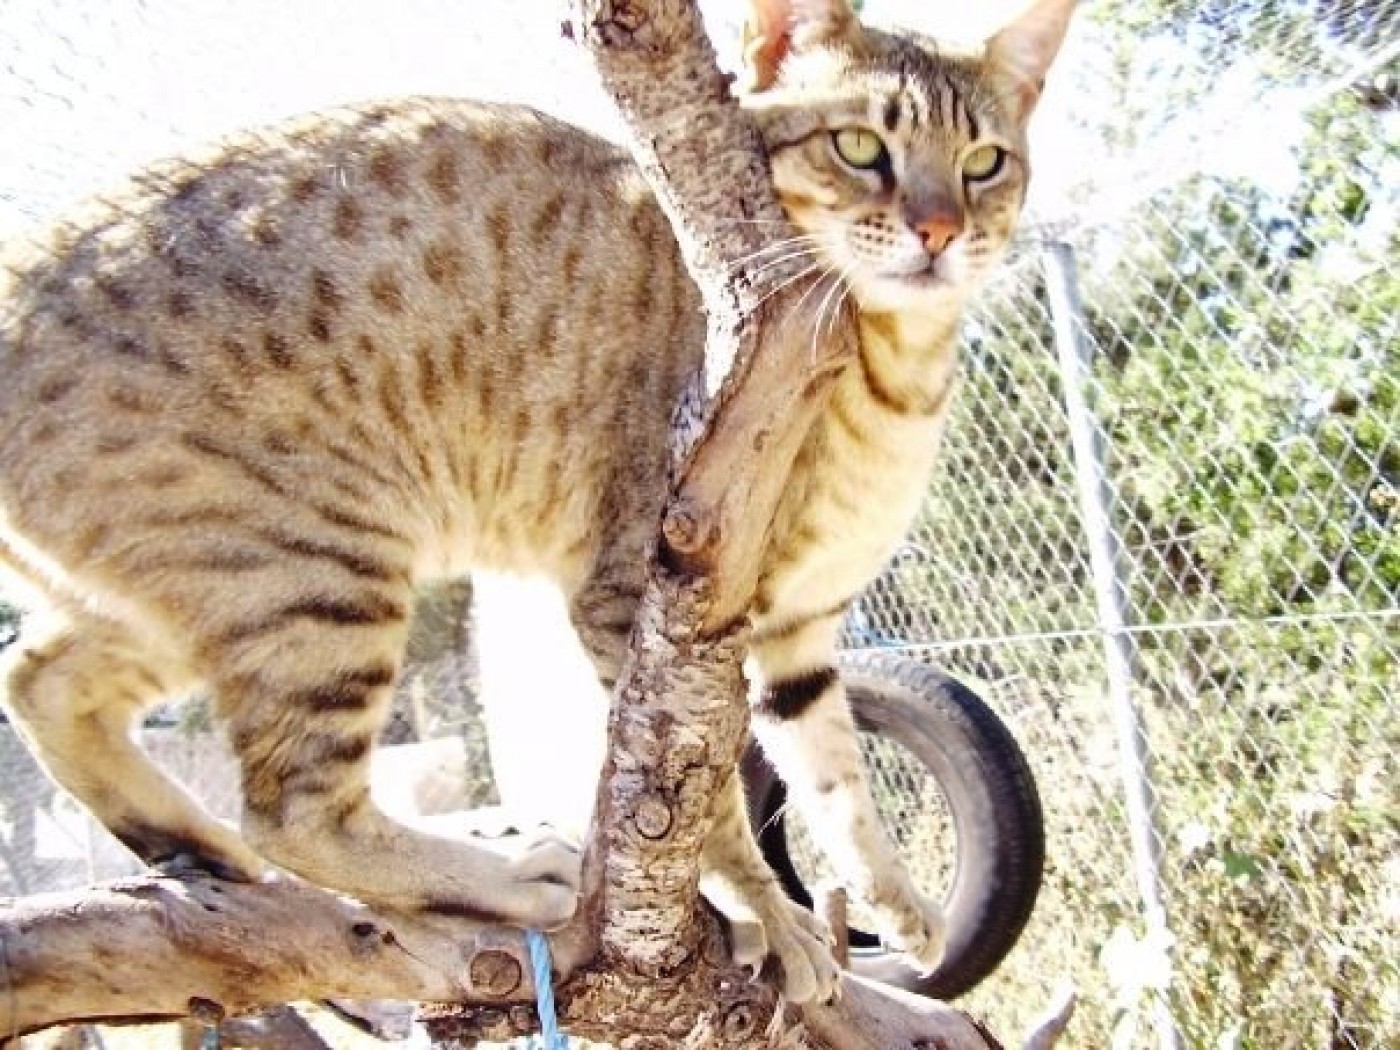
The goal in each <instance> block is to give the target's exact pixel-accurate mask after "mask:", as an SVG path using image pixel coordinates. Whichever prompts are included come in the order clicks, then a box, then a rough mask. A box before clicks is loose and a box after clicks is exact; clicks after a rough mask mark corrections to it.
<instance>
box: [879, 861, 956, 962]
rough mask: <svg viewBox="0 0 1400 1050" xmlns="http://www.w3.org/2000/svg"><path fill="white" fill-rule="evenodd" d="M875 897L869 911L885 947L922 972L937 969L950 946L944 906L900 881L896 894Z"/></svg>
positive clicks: (887, 893)
mask: <svg viewBox="0 0 1400 1050" xmlns="http://www.w3.org/2000/svg"><path fill="white" fill-rule="evenodd" d="M875 897H876V899H875V900H873V901H871V902H870V909H871V911H872V912H873V913H874V915H875V921H876V925H877V927H878V929H879V933H880V940H881V942H882V943H883V944H884V945H885V947H887V948H890V949H893V950H894V951H897V952H899V953H901V954H902V955H904V956H906V957H907V958H908V960H909V962H910V963H911V964H912V965H913V966H914V967H915V968H916V969H918V970H919V971H921V972H922V973H932V972H933V971H934V970H936V969H938V965H939V964H940V963H941V962H942V961H943V953H944V950H945V949H946V948H947V944H948V923H947V919H946V918H945V916H944V914H943V907H942V905H941V904H939V903H938V902H937V901H935V900H932V899H931V898H929V897H925V896H924V895H923V894H922V893H920V892H919V891H918V890H916V889H914V887H913V886H912V885H911V884H910V883H909V882H908V881H907V880H900V884H899V885H898V887H897V889H895V890H894V891H892V892H886V893H883V894H882V893H877V894H876V895H875Z"/></svg>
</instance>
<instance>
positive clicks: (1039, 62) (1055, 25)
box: [986, 0, 1075, 121]
mask: <svg viewBox="0 0 1400 1050" xmlns="http://www.w3.org/2000/svg"><path fill="white" fill-rule="evenodd" d="M1074 5H1075V0H1032V2H1031V4H1030V6H1029V7H1027V8H1026V10H1025V12H1024V13H1023V14H1022V15H1021V16H1020V17H1019V18H1017V19H1016V20H1015V21H1013V22H1012V23H1011V24H1010V25H1008V26H1006V28H1004V29H1002V30H1001V31H1000V32H999V33H997V34H996V35H995V36H993V37H992V38H991V39H990V40H988V41H987V51H986V55H987V64H988V67H989V69H990V70H991V72H992V74H993V76H994V77H995V78H996V79H997V80H999V81H1000V82H1001V83H1002V84H1003V85H1004V89H1005V94H1006V97H1007V99H1008V101H1009V102H1010V104H1011V106H1012V108H1013V110H1014V111H1015V115H1016V118H1017V119H1018V120H1022V121H1024V120H1025V119H1026V118H1027V117H1029V116H1030V115H1031V110H1033V109H1035V104H1036V102H1037V101H1039V99H1040V92H1041V89H1042V88H1043V87H1044V86H1045V74H1046V73H1047V72H1048V71H1049V69H1050V64H1051V63H1052V62H1054V61H1055V56H1056V55H1057V54H1058V53H1059V51H1060V45H1061V44H1062V43H1063V42H1064V39H1065V31H1066V30H1067V29H1068V28H1069V16H1070V15H1071V14H1072V13H1073V12H1074Z"/></svg>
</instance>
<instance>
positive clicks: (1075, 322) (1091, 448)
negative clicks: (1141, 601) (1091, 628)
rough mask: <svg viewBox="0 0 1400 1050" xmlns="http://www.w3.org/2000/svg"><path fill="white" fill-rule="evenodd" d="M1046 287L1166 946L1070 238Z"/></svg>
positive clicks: (1121, 752)
mask: <svg viewBox="0 0 1400 1050" xmlns="http://www.w3.org/2000/svg"><path fill="white" fill-rule="evenodd" d="M1045 286H1046V292H1047V294H1048V295H1049V299H1050V316H1051V320H1052V321H1053V322H1054V328H1055V349H1056V352H1057V354H1058V356H1059V362H1060V377H1061V382H1062V384H1063V386H1064V399H1065V411H1066V414H1067V415H1068V418H1069V432H1070V440H1071V442H1072V445H1073V452H1074V473H1075V480H1076V483H1077V488H1078V491H1079V511H1080V514H1081V516H1082V517H1083V521H1084V531H1085V533H1086V536H1087V539H1088V542H1089V564H1090V569H1091V571H1092V573H1093V576H1094V597H1095V600H1096V603H1097V606H1098V618H1099V629H1100V631H1101V632H1102V635H1103V649H1104V666H1105V670H1106V672H1107V679H1108V695H1109V700H1110V702H1111V703H1112V704H1113V714H1114V724H1115V729H1116V732H1117V737H1118V756H1119V769H1120V772H1121V775H1122V779H1123V795H1124V801H1125V803H1126V809H1127V814H1128V830H1129V834H1130V835H1131V838H1132V854H1133V868H1134V875H1135V877H1136V880H1137V889H1138V895H1139V897H1140V898H1141V899H1142V909H1143V915H1144V919H1145V921H1146V924H1147V929H1148V932H1149V933H1155V934H1158V935H1159V936H1160V937H1161V943H1162V944H1167V943H1169V942H1168V941H1167V933H1168V929H1167V909H1166V905H1165V904H1164V903H1163V901H1162V886H1161V868H1162V858H1161V847H1160V841H1159V839H1158V838H1157V835H1156V832H1155V830H1154V827H1153V813H1154V812H1155V805H1156V803H1155V800H1154V798H1153V790H1152V781H1151V775H1150V772H1149V769H1148V748H1147V734H1146V730H1145V728H1144V726H1143V723H1142V715H1141V713H1140V712H1139V711H1138V708H1137V704H1136V703H1135V702H1134V700H1133V668H1134V664H1135V662H1136V660H1135V655H1134V645H1133V639H1132V636H1131V635H1130V634H1129V633H1128V631H1127V622H1128V616H1127V597H1126V594H1125V593H1124V587H1123V583H1122V581H1121V580H1120V579H1119V575H1118V567H1119V564H1120V558H1119V545H1118V536H1117V534H1116V533H1115V532H1114V530H1113V523H1112V520H1111V518H1110V517H1109V505H1110V503H1111V501H1112V498H1113V494H1112V491H1111V489H1110V488H1109V484H1108V473H1107V468H1106V465H1105V456H1104V437H1103V433H1102V431H1101V430H1100V429H1099V426H1098V423H1097V421H1096V420H1095V419H1094V416H1093V413H1092V411H1091V410H1090V408H1089V403H1088V400H1087V398H1086V396H1085V391H1086V389H1087V387H1088V384H1089V366H1090V358H1091V354H1092V349H1091V348H1090V346H1089V344H1088V341H1087V340H1086V339H1085V338H1084V334H1083V333H1084V306H1083V303H1082V302H1081V301H1080V297H1079V279H1078V274H1077V272H1076V267H1075V258H1074V248H1073V247H1072V246H1071V245H1069V244H1067V243H1066V242H1064V241H1058V240H1055V241H1051V242H1050V243H1049V244H1048V245H1047V248H1046V252H1045ZM1154 1022H1155V1025H1156V1029H1157V1037H1158V1042H1159V1044H1160V1046H1162V1047H1163V1050H1175V1048H1176V1047H1177V1046H1178V1037H1177V1032H1176V1025H1175V1023H1174V1022H1173V1020H1172V1016H1171V1012H1170V1009H1169V1008H1168V1006H1167V1003H1166V1002H1165V1001H1164V1000H1162V999H1160V998H1159V999H1158V1000H1157V1002H1156V1003H1155V1010H1154Z"/></svg>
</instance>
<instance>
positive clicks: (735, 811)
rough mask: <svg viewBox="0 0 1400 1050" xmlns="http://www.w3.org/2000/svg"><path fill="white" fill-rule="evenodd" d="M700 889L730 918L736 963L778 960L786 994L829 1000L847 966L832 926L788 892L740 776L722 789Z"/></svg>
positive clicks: (758, 967)
mask: <svg viewBox="0 0 1400 1050" xmlns="http://www.w3.org/2000/svg"><path fill="white" fill-rule="evenodd" d="M700 889H701V891H702V892H703V893H704V894H705V897H706V898H707V899H708V900H709V901H710V903H711V904H713V905H714V906H715V907H716V908H718V909H719V911H720V912H721V913H722V914H723V915H724V916H725V918H727V919H729V920H730V923H731V927H730V937H731V943H732V945H733V955H734V961H735V963H737V964H738V965H740V966H745V967H748V968H749V969H750V970H752V971H753V972H754V973H755V974H757V973H759V972H760V971H762V970H763V969H764V968H765V967H766V966H767V965H768V963H769V962H770V960H771V961H772V962H774V963H776V967H777V970H778V974H779V977H780V979H781V981H782V990H783V996H784V997H785V998H786V999H788V1000H789V1001H791V1002H794V1003H805V1002H809V1001H812V1000H816V1001H819V1002H825V1001H826V1000H828V999H830V998H831V996H832V994H833V993H834V992H835V990H836V987H837V984H836V982H837V977H838V976H839V970H838V967H837V965H836V960H835V958H834V957H833V955H832V940H831V931H830V930H829V929H827V926H826V923H824V922H823V921H822V920H821V919H819V918H817V916H815V915H813V914H812V913H811V912H810V911H808V910H807V909H806V908H804V907H802V906H801V905H799V904H797V903H796V902H794V901H792V900H790V899H789V898H788V896H787V894H786V893H784V892H783V888H782V885H781V884H780V883H779V882H778V879H777V877H776V876H775V875H774V874H773V870H772V869H771V868H769V866H768V862H767V861H765V860H764V859H763V854H762V852H761V851H760V850H759V848H758V843H757V842H756V841H755V840H754V837H753V831H752V829H751V828H750V827H749V821H748V813H747V807H746V806H745V805H744V794H743V785H742V783H741V781H740V779H739V777H738V775H737V774H731V775H730V778H729V782H728V783H727V784H726V785H725V787H724V788H723V789H722V790H721V794H720V799H719V802H718V804H717V809H716V813H715V823H714V826H713V827H712V828H711V829H710V835H709V837H708V838H707V839H706V840H705V852H704V856H703V858H702V863H701V877H700Z"/></svg>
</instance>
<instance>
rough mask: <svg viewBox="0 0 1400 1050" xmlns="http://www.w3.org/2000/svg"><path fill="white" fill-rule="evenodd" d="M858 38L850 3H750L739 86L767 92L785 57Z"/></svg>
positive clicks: (797, 0) (800, 0) (779, 0)
mask: <svg viewBox="0 0 1400 1050" xmlns="http://www.w3.org/2000/svg"><path fill="white" fill-rule="evenodd" d="M859 36H860V23H859V21H857V19H856V13H855V11H853V10H852V9H851V4H850V0H749V16H748V18H747V19H746V20H745V22H744V30H743V51H744V77H743V84H742V86H743V88H744V90H745V91H766V90H767V89H768V88H770V87H772V86H773V82H774V81H776V80H777V79H778V70H779V69H781V68H782V64H783V60H784V59H786V58H787V57H788V55H790V54H800V53H801V52H802V51H804V50H808V49H810V48H814V47H822V46H825V45H830V44H832V43H836V42H839V41H842V40H851V41H854V40H855V39H857V38H858V37H859Z"/></svg>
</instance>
